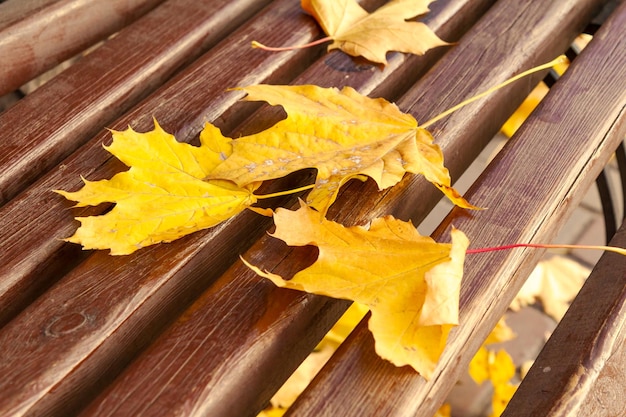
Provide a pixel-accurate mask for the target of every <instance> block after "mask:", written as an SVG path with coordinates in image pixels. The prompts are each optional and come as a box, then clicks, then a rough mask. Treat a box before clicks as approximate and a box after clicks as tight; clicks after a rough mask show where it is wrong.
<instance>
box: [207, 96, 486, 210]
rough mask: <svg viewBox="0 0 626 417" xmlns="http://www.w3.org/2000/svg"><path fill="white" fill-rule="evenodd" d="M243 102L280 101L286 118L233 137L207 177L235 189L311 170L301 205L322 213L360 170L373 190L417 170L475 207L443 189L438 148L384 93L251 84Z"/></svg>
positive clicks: (447, 180) (459, 201) (446, 175)
mask: <svg viewBox="0 0 626 417" xmlns="http://www.w3.org/2000/svg"><path fill="white" fill-rule="evenodd" d="M242 90H243V91H245V92H246V93H248V96H247V97H246V100H248V101H266V102H268V103H269V104H271V105H280V106H283V107H284V109H285V110H286V112H287V118H286V119H284V120H281V121H280V122H278V123H277V124H275V125H274V126H272V127H271V128H269V129H267V130H264V131H262V132H260V133H257V134H254V135H250V136H244V137H241V138H238V139H237V140H235V141H233V153H232V155H231V156H230V157H228V158H227V159H226V161H224V163H223V164H221V165H220V166H218V167H217V168H216V169H215V170H214V171H213V172H212V173H211V174H210V175H209V178H212V179H227V180H231V181H234V182H235V183H236V184H238V185H239V186H241V187H243V186H245V185H246V184H250V183H254V182H257V181H265V180H269V179H274V178H279V177H283V176H285V175H287V174H288V173H290V172H294V171H298V170H301V169H305V168H316V169H317V178H316V182H315V187H314V188H313V190H312V191H311V193H310V194H309V195H308V197H307V203H308V204H309V205H311V206H312V207H314V208H316V209H318V210H320V211H321V212H323V213H325V212H326V210H327V209H328V207H329V206H330V205H331V204H332V203H333V201H334V200H335V198H336V196H337V192H338V191H339V188H340V187H341V186H342V185H343V184H345V183H346V182H347V181H349V180H350V179H352V178H360V179H363V178H364V176H368V177H370V178H372V179H373V180H374V181H376V184H377V185H378V188H379V189H381V190H382V189H385V188H388V187H391V186H393V185H395V184H397V183H398V182H399V181H400V179H402V177H403V175H404V174H405V173H406V172H410V173H413V174H422V175H424V176H425V177H426V179H427V180H428V181H430V182H432V183H433V184H434V185H435V186H437V187H438V188H439V189H440V190H441V191H442V192H443V193H444V194H445V195H446V196H447V197H448V198H449V199H450V200H451V201H452V202H453V203H455V204H456V205H458V206H460V207H464V208H476V207H474V206H472V205H471V204H469V203H468V202H467V201H466V200H465V199H463V198H462V197H461V196H460V195H459V194H458V193H457V192H456V191H455V190H454V189H453V188H452V187H450V175H449V173H448V170H447V169H446V168H445V167H444V165H443V154H442V152H441V149H439V147H438V146H437V145H435V144H434V143H433V137H432V135H431V134H430V133H429V132H428V131H427V130H425V129H422V128H420V127H418V125H417V121H416V120H415V119H414V118H413V117H412V116H411V115H408V114H405V113H402V112H401V111H400V110H399V109H398V107H397V106H396V105H395V104H393V103H389V102H388V101H386V100H384V99H380V98H378V99H373V98H369V97H367V96H363V95H361V94H359V93H358V92H357V91H356V90H354V89H352V88H350V87H345V88H343V89H342V90H341V91H339V90H337V89H336V88H322V87H318V86H314V85H300V86H275V85H253V86H249V87H245V88H243V89H242Z"/></svg>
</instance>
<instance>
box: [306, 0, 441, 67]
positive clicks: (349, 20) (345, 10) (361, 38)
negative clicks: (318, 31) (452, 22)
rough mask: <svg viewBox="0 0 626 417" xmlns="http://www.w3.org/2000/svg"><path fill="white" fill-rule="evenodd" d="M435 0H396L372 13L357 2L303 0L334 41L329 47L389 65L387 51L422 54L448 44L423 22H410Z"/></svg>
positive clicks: (426, 10)
mask: <svg viewBox="0 0 626 417" xmlns="http://www.w3.org/2000/svg"><path fill="white" fill-rule="evenodd" d="M431 2H432V0H393V1H390V2H388V3H387V4H385V5H384V6H382V7H380V8H379V9H378V10H376V11H375V12H373V13H368V12H367V11H365V10H364V9H363V8H362V7H361V6H359V4H358V3H357V2H356V1H355V0H302V1H301V5H302V8H303V9H304V10H305V11H306V12H307V13H309V14H311V15H312V16H313V17H314V18H315V19H316V20H317V21H318V23H319V24H320V26H321V27H322V29H324V32H325V33H326V34H327V35H328V36H329V37H330V38H332V40H333V43H332V44H331V45H330V46H329V47H328V49H329V50H331V49H341V50H342V51H344V52H345V53H347V54H349V55H352V56H362V57H364V58H366V59H368V60H370V61H372V62H378V63H381V64H387V59H386V54H387V52H388V51H399V52H408V53H412V54H417V55H422V54H424V53H425V52H426V51H427V50H429V49H432V48H435V47H437V46H444V45H449V43H447V42H444V41H442V40H441V39H439V37H438V36H437V35H435V33H434V32H433V31H432V30H431V29H430V28H429V27H428V26H426V25H425V24H424V23H420V22H407V21H406V20H407V19H411V18H413V17H416V16H419V15H422V14H424V13H427V12H428V11H429V10H428V4H430V3H431Z"/></svg>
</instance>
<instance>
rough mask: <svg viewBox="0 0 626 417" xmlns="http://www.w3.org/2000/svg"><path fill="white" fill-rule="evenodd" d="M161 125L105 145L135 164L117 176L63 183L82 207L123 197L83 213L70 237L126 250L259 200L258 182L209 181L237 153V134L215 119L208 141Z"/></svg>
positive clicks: (117, 135)
mask: <svg viewBox="0 0 626 417" xmlns="http://www.w3.org/2000/svg"><path fill="white" fill-rule="evenodd" d="M154 123H155V128H154V130H152V131H150V132H147V133H138V132H135V131H134V130H132V129H131V128H128V130H126V131H123V132H117V131H113V132H112V134H113V143H112V144H111V145H110V146H108V147H105V148H106V149H107V150H108V151H109V152H111V153H112V154H113V155H115V156H116V157H117V158H118V159H120V160H121V161H122V162H124V163H125V164H126V165H127V166H129V167H130V169H129V170H128V171H125V172H121V173H118V174H116V175H115V176H113V178H111V179H110V180H101V181H87V180H84V179H83V181H84V183H85V185H84V187H83V188H81V189H80V190H78V191H76V192H67V191H60V190H56V192H58V193H59V194H61V195H63V196H64V197H66V198H67V199H69V200H72V201H77V202H78V203H77V204H76V207H84V206H89V205H91V206H95V205H98V204H101V203H105V202H109V203H115V206H114V207H113V209H111V211H109V212H108V213H106V214H104V215H100V216H90V217H78V218H77V220H79V221H80V222H81V226H80V227H79V228H78V229H77V230H76V233H75V234H74V235H73V236H71V237H69V238H67V239H66V240H67V241H69V242H74V243H80V244H82V245H83V247H84V248H85V249H110V250H111V254H112V255H125V254H130V253H132V252H134V251H135V250H137V249H139V248H142V247H145V246H148V245H152V244H155V243H159V242H170V241H172V240H174V239H177V238H179V237H181V236H184V235H187V234H189V233H192V232H195V231H197V230H201V229H205V228H208V227H212V226H215V225H216V224H218V223H220V222H222V221H224V220H226V219H228V218H230V217H232V216H233V215H235V214H237V213H239V212H240V211H242V210H243V209H245V208H246V207H247V206H249V205H250V204H253V203H254V202H255V201H256V198H255V196H254V195H253V194H252V192H253V191H254V190H255V189H256V188H257V187H258V184H254V183H253V184H250V185H247V186H245V187H237V186H236V185H235V184H233V183H232V182H229V181H205V180H204V178H206V177H207V176H208V175H209V174H210V173H211V172H212V171H213V169H215V167H216V166H218V165H219V164H221V163H222V162H223V160H224V159H225V158H226V157H227V156H228V155H229V154H230V152H231V145H230V142H231V139H229V138H226V137H224V136H222V134H221V133H220V131H219V129H217V128H216V127H214V126H212V125H210V124H207V125H206V126H205V128H204V130H203V131H202V133H201V135H200V142H201V146H199V147H197V146H192V145H189V144H187V143H181V142H178V141H176V139H175V138H174V136H172V135H170V134H169V133H167V132H165V131H164V130H163V129H162V128H161V127H160V126H159V125H158V123H157V122H156V120H155V122H154Z"/></svg>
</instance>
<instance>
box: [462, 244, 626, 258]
mask: <svg viewBox="0 0 626 417" xmlns="http://www.w3.org/2000/svg"><path fill="white" fill-rule="evenodd" d="M514 248H540V249H597V250H604V251H608V252H615V253H619V254H620V255H626V249H624V248H617V247H615V246H595V245H549V244H539V243H514V244H512V245H503V246H494V247H491V248H479V249H468V250H467V251H465V253H467V254H472V253H485V252H496V251H501V250H509V249H514Z"/></svg>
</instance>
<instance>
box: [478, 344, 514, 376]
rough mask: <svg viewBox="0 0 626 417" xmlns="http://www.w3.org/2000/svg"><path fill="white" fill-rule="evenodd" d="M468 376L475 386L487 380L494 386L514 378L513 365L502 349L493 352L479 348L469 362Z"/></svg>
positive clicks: (482, 347)
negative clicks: (474, 382)
mask: <svg viewBox="0 0 626 417" xmlns="http://www.w3.org/2000/svg"><path fill="white" fill-rule="evenodd" d="M469 374H470V376H471V377H472V379H473V380H474V381H476V383H477V384H481V383H483V382H484V381H486V380H489V381H491V382H492V383H493V385H494V386H495V385H498V384H503V383H506V382H508V381H510V380H511V378H513V377H514V376H515V364H514V363H513V359H512V358H511V356H510V355H509V354H508V353H507V352H506V351H505V350H504V349H500V350H499V351H498V352H493V351H490V350H488V349H487V348H486V347H484V346H481V347H480V349H479V350H478V352H476V355H474V357H473V358H472V361H471V362H470V365H469Z"/></svg>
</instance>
